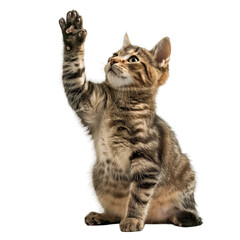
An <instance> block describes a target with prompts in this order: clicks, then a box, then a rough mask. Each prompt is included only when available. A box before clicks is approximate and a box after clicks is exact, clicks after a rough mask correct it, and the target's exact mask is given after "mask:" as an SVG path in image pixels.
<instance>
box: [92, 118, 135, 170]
mask: <svg viewBox="0 0 240 240" xmlns="http://www.w3.org/2000/svg"><path fill="white" fill-rule="evenodd" d="M95 149H96V154H97V159H98V161H100V162H103V163H106V162H109V161H111V163H112V164H113V165H115V166H116V168H119V169H121V170H122V171H124V172H128V170H129V168H130V160H129V158H130V156H131V154H132V147H131V145H130V144H129V142H128V141H126V139H124V136H123V135H122V134H121V132H120V131H119V130H118V128H110V127H109V122H108V121H105V122H104V123H102V124H101V128H100V130H99V134H98V137H97V139H95Z"/></svg>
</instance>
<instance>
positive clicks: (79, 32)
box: [59, 10, 87, 50]
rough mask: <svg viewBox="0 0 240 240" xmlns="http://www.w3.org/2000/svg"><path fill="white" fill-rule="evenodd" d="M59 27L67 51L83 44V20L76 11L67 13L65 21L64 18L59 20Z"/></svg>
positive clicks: (84, 34)
mask: <svg viewBox="0 0 240 240" xmlns="http://www.w3.org/2000/svg"><path fill="white" fill-rule="evenodd" d="M59 25H60V27H61V29H62V34H63V40H64V43H65V45H66V49H67V50H71V49H72V48H74V46H79V45H81V44H82V43H83V42H84V40H85V38H86V36H87V31H86V30H85V29H83V28H82V26H83V20H82V17H81V16H80V15H79V14H78V12H77V11H75V10H73V11H69V12H68V13H67V16H66V21H65V19H64V18H61V19H60V20H59Z"/></svg>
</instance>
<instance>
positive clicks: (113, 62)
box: [110, 58, 120, 65]
mask: <svg viewBox="0 0 240 240" xmlns="http://www.w3.org/2000/svg"><path fill="white" fill-rule="evenodd" d="M119 62H120V59H119V58H111V59H110V64H111V65H113V64H115V63H119Z"/></svg>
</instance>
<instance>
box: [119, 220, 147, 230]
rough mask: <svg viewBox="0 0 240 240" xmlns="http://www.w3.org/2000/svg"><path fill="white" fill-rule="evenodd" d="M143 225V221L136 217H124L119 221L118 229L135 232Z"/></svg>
mask: <svg viewBox="0 0 240 240" xmlns="http://www.w3.org/2000/svg"><path fill="white" fill-rule="evenodd" d="M143 227H144V222H143V220H141V219H137V218H124V219H123V220H122V221H121V222H120V229H121V231H122V232H136V231H141V230H142V229H143Z"/></svg>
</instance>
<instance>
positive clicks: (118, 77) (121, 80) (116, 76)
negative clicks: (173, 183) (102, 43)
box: [105, 63, 133, 88]
mask: <svg viewBox="0 0 240 240" xmlns="http://www.w3.org/2000/svg"><path fill="white" fill-rule="evenodd" d="M110 68H111V66H110V64H109V63H108V64H107V65H106V66H105V73H106V76H107V79H108V81H109V83H110V84H111V85H112V86H113V87H114V88H118V87H122V86H126V85H130V84H132V83H133V80H132V79H131V77H130V75H129V74H128V72H126V71H125V72H121V73H120V72H119V71H117V70H114V69H112V70H110Z"/></svg>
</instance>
